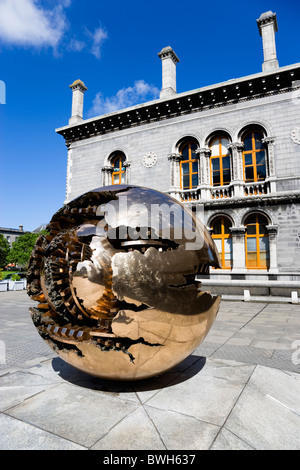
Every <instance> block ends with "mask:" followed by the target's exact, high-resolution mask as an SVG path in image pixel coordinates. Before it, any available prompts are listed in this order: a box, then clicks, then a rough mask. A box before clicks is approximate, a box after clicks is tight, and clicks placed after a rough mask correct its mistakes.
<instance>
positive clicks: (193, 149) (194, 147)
mask: <svg viewBox="0 0 300 470" xmlns="http://www.w3.org/2000/svg"><path fill="white" fill-rule="evenodd" d="M196 149H197V145H196V144H194V143H191V154H192V158H193V159H194V158H197V155H196V153H195V150H196Z"/></svg>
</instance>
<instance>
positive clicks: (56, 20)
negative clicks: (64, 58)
mask: <svg viewBox="0 0 300 470" xmlns="http://www.w3.org/2000/svg"><path fill="white" fill-rule="evenodd" d="M38 3H39V2H38V1H37V0H0V39H1V40H2V41H4V42H6V43H8V44H13V45H18V46H33V47H43V46H51V47H53V48H56V47H57V45H58V43H59V41H60V40H61V39H62V37H63V34H64V33H65V31H66V29H67V20H66V17H65V14H64V8H66V7H68V6H69V5H70V4H71V0H61V1H60V2H58V4H57V5H56V6H55V8H53V9H52V10H46V9H45V8H42V7H41V6H39V5H38Z"/></svg>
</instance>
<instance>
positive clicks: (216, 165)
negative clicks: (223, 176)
mask: <svg viewBox="0 0 300 470" xmlns="http://www.w3.org/2000/svg"><path fill="white" fill-rule="evenodd" d="M211 164H212V169H213V171H216V170H219V169H220V159H219V158H213V159H212V161H211Z"/></svg>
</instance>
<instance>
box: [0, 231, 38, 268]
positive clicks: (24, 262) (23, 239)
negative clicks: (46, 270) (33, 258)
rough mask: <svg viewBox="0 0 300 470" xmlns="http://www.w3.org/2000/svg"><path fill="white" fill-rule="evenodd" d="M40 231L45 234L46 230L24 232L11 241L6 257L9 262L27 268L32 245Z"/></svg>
mask: <svg viewBox="0 0 300 470" xmlns="http://www.w3.org/2000/svg"><path fill="white" fill-rule="evenodd" d="M41 233H43V234H45V233H47V232H45V231H43V230H42V231H41V232H40V233H24V235H21V236H20V237H19V238H18V239H17V240H16V241H15V242H13V244H12V248H11V250H10V252H9V254H8V257H7V259H8V261H9V262H10V263H15V264H16V265H17V266H20V267H22V268H23V269H27V268H28V263H29V259H30V255H31V253H32V250H33V247H34V245H35V242H36V240H37V238H38V236H39V235H40V234H41Z"/></svg>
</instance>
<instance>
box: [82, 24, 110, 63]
mask: <svg viewBox="0 0 300 470" xmlns="http://www.w3.org/2000/svg"><path fill="white" fill-rule="evenodd" d="M86 33H87V35H88V36H89V38H90V39H91V41H92V45H91V49H90V52H91V53H92V54H93V55H94V56H95V57H97V59H100V57H101V48H102V44H103V42H104V41H105V40H106V39H107V38H108V35H107V32H106V30H105V29H104V28H102V27H101V26H99V27H98V28H96V29H95V31H94V32H93V33H91V32H90V31H89V30H88V29H86Z"/></svg>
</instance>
